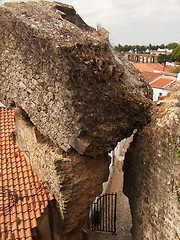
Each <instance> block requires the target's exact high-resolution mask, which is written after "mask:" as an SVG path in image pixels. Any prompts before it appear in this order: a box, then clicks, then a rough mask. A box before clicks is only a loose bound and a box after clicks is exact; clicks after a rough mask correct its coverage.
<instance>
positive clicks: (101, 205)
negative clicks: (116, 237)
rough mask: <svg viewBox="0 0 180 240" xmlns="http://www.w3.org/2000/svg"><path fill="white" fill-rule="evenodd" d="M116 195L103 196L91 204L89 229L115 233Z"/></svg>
mask: <svg viewBox="0 0 180 240" xmlns="http://www.w3.org/2000/svg"><path fill="white" fill-rule="evenodd" d="M116 207H117V193H108V194H104V195H102V196H100V197H98V199H97V200H96V201H95V202H94V203H93V204H92V207H91V229H92V230H95V231H104V232H113V233H115V232H116Z"/></svg>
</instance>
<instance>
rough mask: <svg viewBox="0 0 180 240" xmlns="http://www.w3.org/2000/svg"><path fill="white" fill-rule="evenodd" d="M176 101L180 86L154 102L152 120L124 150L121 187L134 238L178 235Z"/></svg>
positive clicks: (179, 126) (179, 123)
mask: <svg viewBox="0 0 180 240" xmlns="http://www.w3.org/2000/svg"><path fill="white" fill-rule="evenodd" d="M179 101H180V90H178V91H176V92H175V93H173V94H172V95H170V96H169V97H166V98H164V100H161V101H159V102H157V103H155V104H154V106H153V108H152V113H153V115H152V120H151V123H149V124H148V125H147V126H145V127H144V128H143V129H142V130H141V131H138V133H137V134H136V135H135V138H134V141H133V142H132V144H131V146H130V148H129V149H128V152H127V154H126V159H125V164H124V172H125V186H124V191H125V193H126V195H127V196H128V197H129V200H130V205H131V212H132V218H133V229H132V234H133V239H134V240H157V239H158V240H160V239H162V240H165V239H168V240H170V239H173V240H178V239H180V227H179V226H180V225H179V223H180V109H179V104H178V103H179ZM178 152H179V153H178ZM178 155H179V158H178ZM178 198H179V200H178Z"/></svg>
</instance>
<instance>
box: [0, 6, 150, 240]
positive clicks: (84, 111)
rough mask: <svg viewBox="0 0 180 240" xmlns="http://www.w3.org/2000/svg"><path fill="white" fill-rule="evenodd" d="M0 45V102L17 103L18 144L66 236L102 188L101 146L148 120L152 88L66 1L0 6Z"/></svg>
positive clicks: (104, 165) (79, 223)
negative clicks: (54, 202)
mask: <svg viewBox="0 0 180 240" xmlns="http://www.w3.org/2000/svg"><path fill="white" fill-rule="evenodd" d="M0 46H1V47H0V84H1V88H0V101H1V102H2V103H4V104H5V105H6V106H16V107H17V108H16V117H15V118H16V119H15V120H16V129H17V133H16V134H17V143H18V145H19V147H20V150H21V151H22V152H24V153H25V154H26V157H27V159H29V161H30V162H31V164H32V167H33V168H34V169H35V170H36V172H37V174H38V175H39V176H40V177H41V178H42V179H43V181H44V182H45V183H46V184H47V186H48V189H49V190H50V192H51V193H52V194H54V196H55V198H56V200H57V202H58V204H59V209H60V213H61V217H62V219H63V234H64V235H67V234H68V233H70V232H72V231H75V229H81V228H82V227H83V222H84V219H85V218H86V217H87V216H88V213H89V205H90V203H92V201H93V200H94V199H95V197H96V196H98V195H99V194H100V192H101V191H102V183H103V182H104V181H106V180H107V177H108V164H109V158H108V154H107V153H108V152H109V151H110V150H112V149H113V147H114V146H115V145H116V143H117V141H120V140H121V139H123V138H125V137H128V136H130V135H131V133H132V132H133V130H134V129H135V128H139V127H140V126H142V125H143V124H145V123H146V122H147V121H148V120H149V107H150V105H151V98H152V89H151V88H150V86H149V85H148V84H147V83H146V82H145V81H144V80H143V79H142V78H141V77H140V76H138V74H137V72H136V71H135V69H134V68H133V66H132V65H131V64H130V63H128V62H127V61H126V60H125V59H124V58H123V57H122V56H118V55H116V54H115V52H114V51H113V49H112V47H111V45H110V44H109V42H108V39H107V36H106V34H105V35H102V34H98V33H97V32H96V31H95V29H93V28H91V27H89V26H88V25H86V24H85V23H84V22H83V20H82V19H81V18H80V17H79V16H78V15H77V14H76V12H75V10H74V9H73V7H71V6H68V5H65V4H61V3H55V2H44V1H43V2H26V3H24V2H23V3H6V4H4V5H1V6H0ZM79 226H80V227H79ZM67 239H68V240H70V239H71V238H70V237H68V238H67ZM77 239H80V238H77Z"/></svg>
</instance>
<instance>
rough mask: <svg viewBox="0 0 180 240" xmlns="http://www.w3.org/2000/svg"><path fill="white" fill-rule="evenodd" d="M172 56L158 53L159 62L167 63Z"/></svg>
mask: <svg viewBox="0 0 180 240" xmlns="http://www.w3.org/2000/svg"><path fill="white" fill-rule="evenodd" d="M170 57H171V56H170V55H167V54H161V53H160V54H159V55H158V58H157V61H158V62H159V63H166V62H168V61H170Z"/></svg>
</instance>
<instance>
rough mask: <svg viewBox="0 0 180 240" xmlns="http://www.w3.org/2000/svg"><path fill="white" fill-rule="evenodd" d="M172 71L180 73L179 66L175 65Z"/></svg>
mask: <svg viewBox="0 0 180 240" xmlns="http://www.w3.org/2000/svg"><path fill="white" fill-rule="evenodd" d="M172 72H173V73H180V67H175V68H173V69H172Z"/></svg>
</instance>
